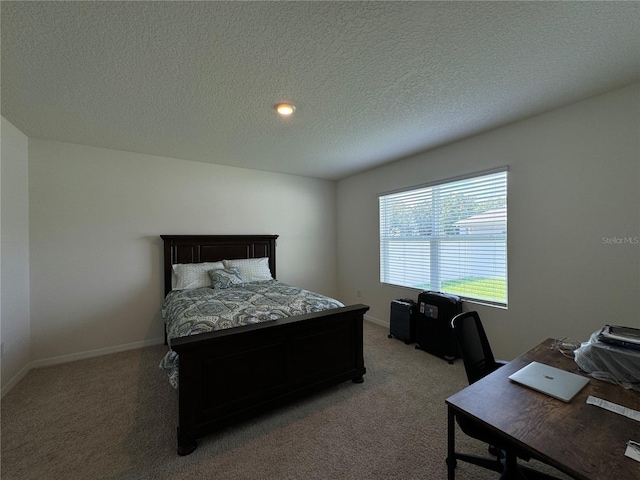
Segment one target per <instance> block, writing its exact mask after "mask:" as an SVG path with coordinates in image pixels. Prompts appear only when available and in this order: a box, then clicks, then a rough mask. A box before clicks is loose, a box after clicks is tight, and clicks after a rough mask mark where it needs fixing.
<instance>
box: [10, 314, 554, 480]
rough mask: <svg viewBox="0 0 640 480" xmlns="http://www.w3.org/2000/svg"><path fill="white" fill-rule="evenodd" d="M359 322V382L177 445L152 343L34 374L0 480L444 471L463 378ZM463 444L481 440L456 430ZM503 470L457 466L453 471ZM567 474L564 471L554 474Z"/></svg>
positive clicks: (14, 394) (25, 386)
mask: <svg viewBox="0 0 640 480" xmlns="http://www.w3.org/2000/svg"><path fill="white" fill-rule="evenodd" d="M387 333H388V330H387V329H385V328H383V327H380V326H378V325H375V324H372V323H369V322H365V366H366V368H367V374H366V375H365V377H364V378H365V382H364V383H363V384H360V385H357V384H354V383H351V382H346V383H344V384H342V385H339V386H337V387H335V388H333V389H331V390H329V391H326V392H323V393H321V394H318V395H315V396H313V397H311V398H309V399H306V400H303V401H300V402H297V403H295V404H293V405H291V406H289V407H286V408H283V409H279V410H277V411H274V412H271V413H269V414H266V415H263V416H260V417H258V418H256V419H254V420H252V421H250V422H246V423H243V424H241V425H236V426H234V427H231V428H228V429H226V430H223V431H221V432H218V433H216V434H213V435H210V436H208V437H205V438H203V439H200V440H199V442H198V449H197V450H196V451H195V452H194V453H192V454H191V455H189V456H186V457H179V456H178V455H177V454H176V438H175V425H176V417H177V397H176V392H175V390H173V389H172V388H171V386H170V385H169V383H168V381H167V378H166V376H165V375H164V373H163V372H161V371H160V370H159V368H158V363H159V361H160V359H161V357H162V356H163V355H164V353H165V351H166V347H164V346H158V347H150V348H144V349H140V350H133V351H128V352H123V353H117V354H113V355H108V356H104V357H99V358H93V359H89V360H82V361H78V362H73V363H67V364H63V365H56V366H53V367H46V368H40V369H36V370H32V371H31V372H29V373H28V374H27V375H26V376H25V378H24V379H23V380H22V381H21V382H20V383H19V384H18V385H16V386H15V387H14V388H13V389H12V390H11V391H10V392H9V393H8V394H7V395H6V396H5V397H4V398H3V399H2V423H1V426H2V430H1V440H2V445H1V451H2V457H1V463H0V468H1V478H2V479H3V480H4V479H6V480H30V479H33V480H36V479H38V480H46V479H60V480H63V479H64V480H75V479H79V480H80V479H82V480H91V479H114V480H115V479H118V480H124V479H136V480H143V479H154V480H156V479H172V480H174V479H175V480H178V479H221V480H227V479H229V480H235V479H251V480H254V479H260V480H271V479H273V480H285V479H291V480H293V479H295V480H298V479H353V480H360V479H361V480H365V479H366V480H373V479H398V480H400V479H402V480H410V479H426V480H432V479H433V480H436V479H437V480H442V479H445V478H446V465H445V458H446V439H447V434H446V405H445V402H444V400H445V398H446V397H448V396H449V395H451V394H453V393H455V392H456V391H458V390H459V389H461V388H464V386H465V385H466V376H465V373H464V367H463V365H462V362H461V361H457V362H456V363H455V364H454V365H449V364H448V363H447V362H445V361H444V360H441V359H438V358H436V357H434V356H432V355H429V354H427V353H425V352H423V351H420V350H415V349H414V347H413V346H412V345H405V344H404V343H403V342H401V341H399V340H395V339H388V338H387ZM457 446H458V449H459V450H464V451H472V452H475V453H481V454H483V453H484V452H485V451H486V448H485V446H484V445H483V444H481V443H479V442H476V441H475V440H473V439H469V438H467V437H465V436H464V435H463V434H462V433H460V432H458V434H457ZM498 477H499V475H497V474H495V473H492V472H488V471H485V470H483V469H480V468H478V467H475V466H472V465H467V464H464V463H459V466H458V469H457V474H456V478H457V479H459V480H472V479H474V480H475V479H477V480H490V479H491V480H493V479H497V478H498ZM561 478H566V477H561Z"/></svg>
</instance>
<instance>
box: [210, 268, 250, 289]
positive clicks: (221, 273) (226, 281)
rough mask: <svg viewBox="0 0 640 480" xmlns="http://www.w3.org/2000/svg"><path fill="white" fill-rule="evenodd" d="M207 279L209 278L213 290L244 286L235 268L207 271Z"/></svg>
mask: <svg viewBox="0 0 640 480" xmlns="http://www.w3.org/2000/svg"><path fill="white" fill-rule="evenodd" d="M209 278H211V288H213V289H215V290H222V289H223V288H229V287H232V286H234V285H244V281H243V280H242V278H241V277H240V273H239V270H238V268H237V267H231V268H216V269H215V270H209Z"/></svg>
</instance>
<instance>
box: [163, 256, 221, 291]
mask: <svg viewBox="0 0 640 480" xmlns="http://www.w3.org/2000/svg"><path fill="white" fill-rule="evenodd" d="M172 267H173V276H174V278H175V283H174V282H173V281H172V289H173V290H186V289H188V288H202V287H210V286H211V279H210V278H209V275H208V274H207V272H208V271H209V270H213V269H216V268H224V264H223V263H222V262H204V263H178V264H176V265H173V266H172ZM172 280H173V279H172Z"/></svg>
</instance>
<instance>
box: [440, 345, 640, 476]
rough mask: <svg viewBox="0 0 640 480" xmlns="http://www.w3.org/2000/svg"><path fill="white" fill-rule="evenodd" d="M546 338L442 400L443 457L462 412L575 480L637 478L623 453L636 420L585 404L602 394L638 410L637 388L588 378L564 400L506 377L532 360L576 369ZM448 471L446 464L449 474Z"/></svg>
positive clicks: (639, 429)
mask: <svg viewBox="0 0 640 480" xmlns="http://www.w3.org/2000/svg"><path fill="white" fill-rule="evenodd" d="M552 342H553V340H552V339H548V340H546V341H545V342H543V343H541V344H540V345H538V346H537V347H535V348H533V349H532V350H530V351H528V352H527V353H525V354H524V355H521V356H520V357H518V358H516V359H515V360H513V361H511V362H510V363H508V364H507V365H505V366H504V367H501V368H499V369H498V370H496V371H495V372H493V373H491V374H490V375H487V376H486V377H484V378H483V379H481V380H479V381H478V382H476V383H474V384H472V385H469V386H468V387H466V388H465V389H463V390H461V391H460V392H458V393H456V394H455V395H452V396H451V397H449V398H448V399H447V400H446V403H447V405H448V412H449V458H453V451H454V450H455V438H454V435H455V428H454V426H455V425H454V418H455V416H456V415H464V416H467V417H469V418H471V419H474V420H475V421H477V422H479V423H480V424H482V425H484V426H485V427H487V428H489V429H490V430H492V431H494V432H496V433H497V434H499V435H501V436H504V437H505V438H506V439H508V440H510V441H512V442H515V443H516V444H518V445H520V446H521V447H522V448H523V449H525V450H526V451H528V452H530V453H531V455H532V457H533V458H537V459H540V460H542V461H543V462H545V463H548V464H549V465H552V466H554V467H556V468H557V469H558V470H560V471H562V472H564V473H566V474H567V475H570V476H572V477H574V478H576V479H580V480H606V479H611V480H619V479H620V480H622V479H628V480H631V479H640V462H636V461H635V460H632V459H630V458H628V457H626V456H625V455H624V452H625V449H626V442H627V440H636V441H640V422H637V421H635V420H632V419H629V418H626V417H624V416H622V415H618V414H616V413H613V412H610V411H607V410H604V409H602V408H599V407H596V406H594V405H587V404H586V401H587V397H588V396H589V395H593V396H594V397H598V398H602V399H604V400H608V401H610V402H613V403H617V404H618V405H623V406H625V407H628V408H632V409H634V410H640V393H639V392H636V391H634V390H625V389H623V388H622V387H619V386H617V385H614V384H611V383H607V382H603V381H600V380H595V379H590V382H589V384H588V385H587V386H586V387H585V388H584V389H583V390H582V391H581V392H580V393H578V395H577V396H576V397H574V398H573V400H571V402H569V403H564V402H562V401H560V400H556V399H554V398H552V397H549V396H548V395H545V394H542V393H538V392H536V391H533V390H531V389H529V388H526V387H523V386H520V385H517V384H515V383H512V382H510V381H509V379H508V378H507V377H508V376H509V375H511V374H512V373H514V372H516V371H517V370H519V369H520V368H522V367H524V366H525V365H527V364H528V363H530V362H532V361H534V360H535V361H538V362H540V363H546V364H547V365H551V366H554V367H557V368H561V369H563V370H567V371H570V372H574V373H579V371H578V366H577V365H576V363H575V361H574V360H573V359H571V358H567V357H565V356H564V355H562V354H561V353H560V352H558V351H557V350H554V349H553V348H551V345H552ZM453 475H454V471H453V468H450V469H449V478H450V479H452V478H453Z"/></svg>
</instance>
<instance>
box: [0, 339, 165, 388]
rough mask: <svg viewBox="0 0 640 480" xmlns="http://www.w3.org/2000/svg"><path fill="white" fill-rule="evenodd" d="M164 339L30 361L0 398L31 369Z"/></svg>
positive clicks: (133, 347)
mask: <svg viewBox="0 0 640 480" xmlns="http://www.w3.org/2000/svg"><path fill="white" fill-rule="evenodd" d="M163 343H164V338H162V337H161V338H154V339H151V340H143V341H141V342H133V343H127V344H124V345H116V346H114V347H106V348H98V349H96V350H89V351H86V352H79V353H71V354H69V355H60V356H57V357H49V358H41V359H39V360H32V361H31V362H29V363H28V364H27V365H25V366H24V367H23V368H22V369H21V370H20V371H19V372H18V373H17V374H16V375H15V376H14V377H13V378H12V379H11V380H9V382H7V384H6V385H5V386H4V387H2V392H1V393H0V398H1V397H4V396H5V395H6V394H7V393H8V392H9V390H11V389H12V388H13V387H15V386H16V384H17V383H18V382H19V381H20V380H22V378H23V377H24V376H25V375H26V374H27V373H29V370H31V369H32V368H40V367H49V366H51V365H58V364H61V363H68V362H75V361H76V360H84V359H86V358H94V357H101V356H103V355H109V354H111V353H118V352H125V351H127V350H135V349H137V348H144V347H151V346H154V345H162V344H163Z"/></svg>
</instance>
